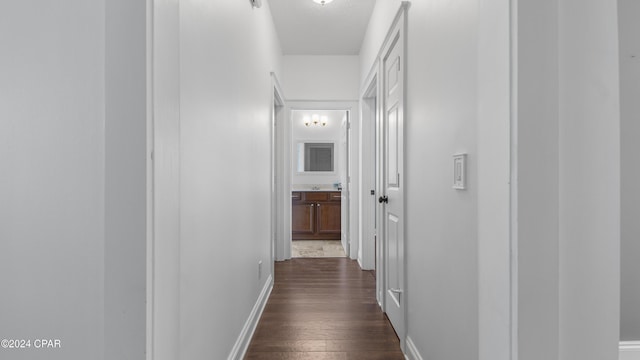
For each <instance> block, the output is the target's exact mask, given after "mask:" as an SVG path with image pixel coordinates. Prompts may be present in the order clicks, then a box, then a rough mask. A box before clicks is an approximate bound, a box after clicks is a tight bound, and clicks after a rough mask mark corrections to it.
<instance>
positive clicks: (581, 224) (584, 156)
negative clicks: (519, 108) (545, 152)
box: [559, 0, 620, 360]
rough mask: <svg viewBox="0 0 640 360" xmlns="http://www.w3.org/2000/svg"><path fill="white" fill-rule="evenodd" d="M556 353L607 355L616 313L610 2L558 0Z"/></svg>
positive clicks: (567, 359) (614, 352)
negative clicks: (558, 205)
mask: <svg viewBox="0 0 640 360" xmlns="http://www.w3.org/2000/svg"><path fill="white" fill-rule="evenodd" d="M559 20H560V28H559V32H560V41H559V47H560V82H559V85H560V118H561V122H560V132H559V135H560V149H559V151H560V164H559V165H560V252H559V256H560V355H559V358H560V359H563V360H589V359H592V360H599V359H615V358H617V356H618V349H617V345H618V340H619V326H620V325H619V324H620V319H619V316H618V314H619V313H620V312H619V311H620V109H619V104H620V103H619V72H618V70H619V68H618V64H619V62H618V19H617V1H614V0H611V1H601V0H591V1H584V0H563V1H561V3H560V9H559Z"/></svg>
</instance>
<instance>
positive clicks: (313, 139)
mask: <svg viewBox="0 0 640 360" xmlns="http://www.w3.org/2000/svg"><path fill="white" fill-rule="evenodd" d="M291 149H292V152H291V155H292V156H291V163H292V166H291V173H290V176H291V241H292V242H291V257H345V256H346V254H347V253H348V247H349V242H348V239H349V236H348V232H349V220H348V219H349V200H348V198H349V197H348V193H349V188H348V176H349V111H347V110H323V109H317V108H316V109H295V110H292V111H291Z"/></svg>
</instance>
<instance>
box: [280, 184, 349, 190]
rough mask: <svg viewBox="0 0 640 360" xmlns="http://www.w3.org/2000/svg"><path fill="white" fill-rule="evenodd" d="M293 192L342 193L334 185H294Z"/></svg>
mask: <svg viewBox="0 0 640 360" xmlns="http://www.w3.org/2000/svg"><path fill="white" fill-rule="evenodd" d="M291 191H340V190H338V189H336V188H335V187H333V185H292V186H291Z"/></svg>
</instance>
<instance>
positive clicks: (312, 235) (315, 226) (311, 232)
mask: <svg viewBox="0 0 640 360" xmlns="http://www.w3.org/2000/svg"><path fill="white" fill-rule="evenodd" d="M291 211H292V216H291V230H292V231H291V232H292V234H291V235H292V239H293V240H340V234H341V224H340V218H341V216H340V211H341V194H340V192H339V191H294V192H292V193H291Z"/></svg>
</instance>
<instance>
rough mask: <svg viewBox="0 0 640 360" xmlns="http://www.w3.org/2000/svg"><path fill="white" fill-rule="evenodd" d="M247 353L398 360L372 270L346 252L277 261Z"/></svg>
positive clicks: (313, 359) (309, 359)
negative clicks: (270, 288)
mask: <svg viewBox="0 0 640 360" xmlns="http://www.w3.org/2000/svg"><path fill="white" fill-rule="evenodd" d="M245 359H265V360H269V359H278V360H293V359H296V360H297V359H304V360H320V359H323V360H324V359H331V360H334V359H340V360H378V359H379V360H395V359H398V360H401V359H404V355H403V354H402V351H401V350H400V342H399V341H398V337H397V336H396V334H395V332H394V330H393V328H392V327H391V324H390V323H389V320H388V319H387V318H386V316H385V315H384V314H383V313H382V311H381V310H380V308H379V307H378V304H377V302H376V299H375V279H374V277H373V274H372V272H370V271H362V270H360V267H359V266H358V263H357V262H356V261H354V260H349V259H347V258H315V259H311V258H297V259H292V260H289V261H285V262H277V263H276V265H275V284H274V287H273V291H272V293H271V296H270V297H269V300H268V302H267V305H266V307H265V310H264V313H263V314H262V317H261V318H260V322H259V323H258V326H257V328H256V332H255V334H254V336H253V339H252V341H251V344H250V345H249V349H248V351H247V355H246V356H245Z"/></svg>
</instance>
